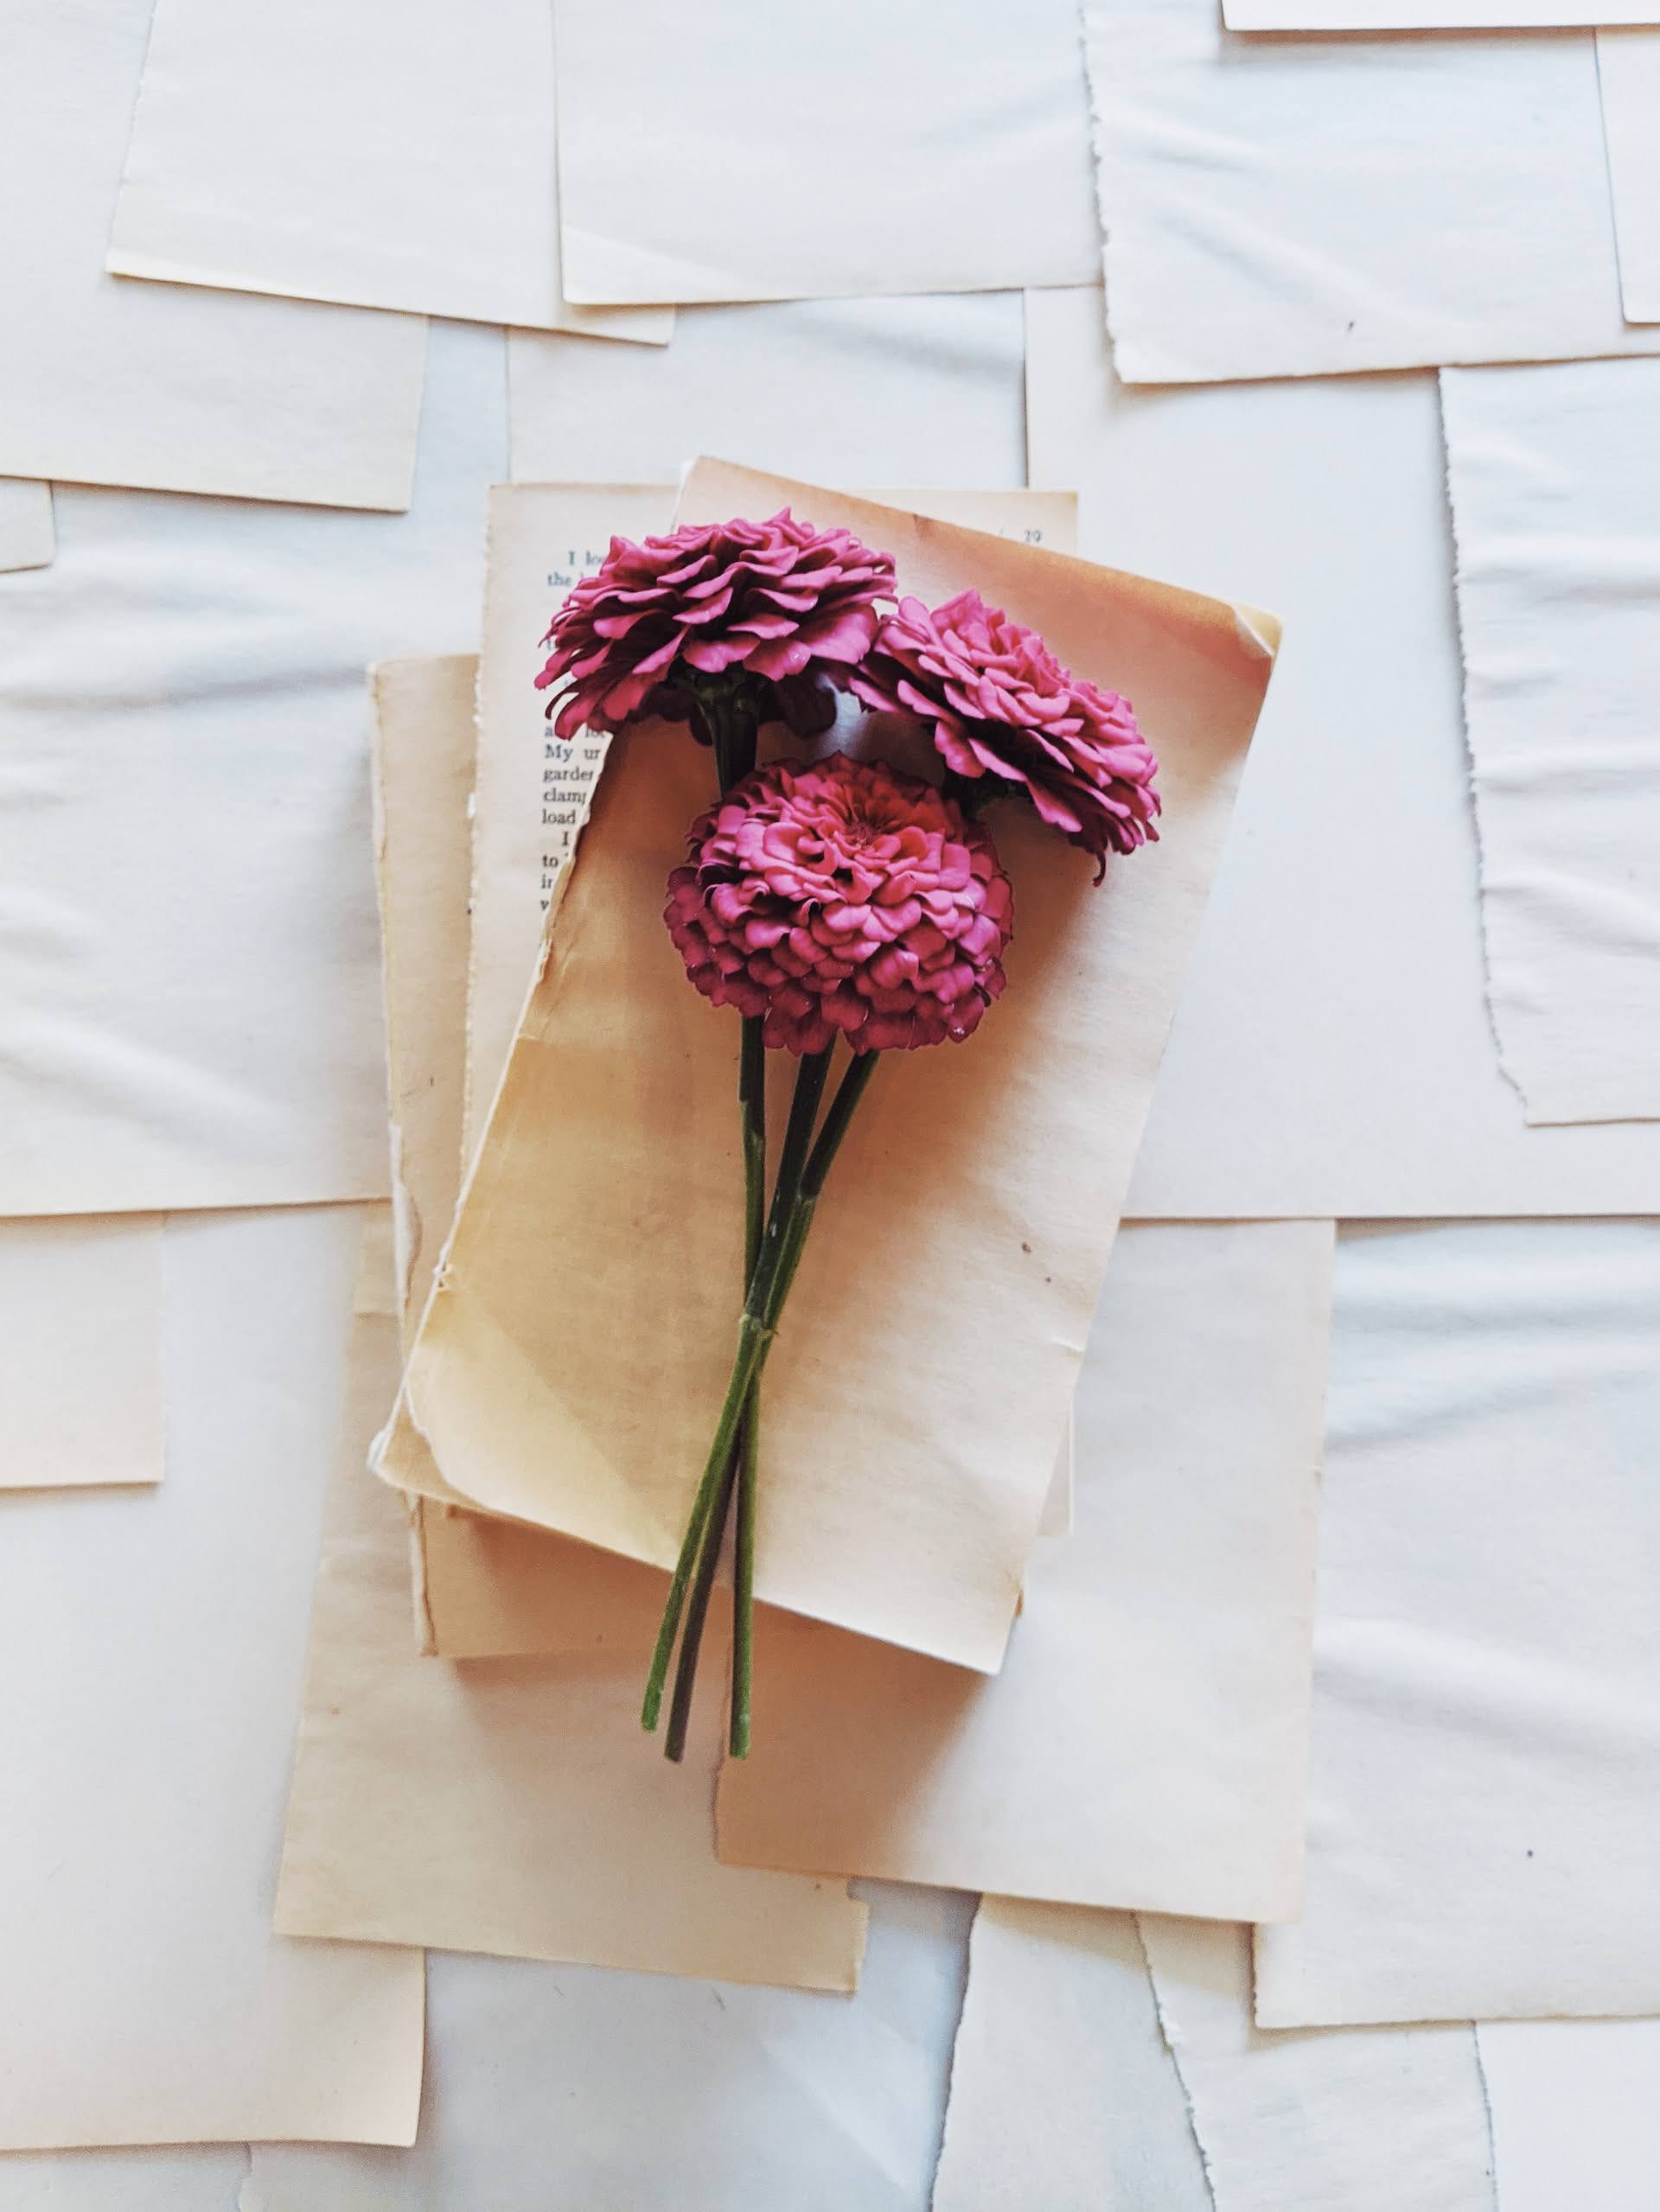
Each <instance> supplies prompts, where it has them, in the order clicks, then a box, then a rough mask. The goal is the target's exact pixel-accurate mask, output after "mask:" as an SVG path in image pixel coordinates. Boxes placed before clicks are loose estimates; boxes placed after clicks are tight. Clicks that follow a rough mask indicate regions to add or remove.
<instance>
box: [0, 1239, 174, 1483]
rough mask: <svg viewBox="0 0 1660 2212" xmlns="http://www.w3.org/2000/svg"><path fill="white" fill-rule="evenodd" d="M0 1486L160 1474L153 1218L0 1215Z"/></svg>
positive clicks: (158, 1271)
mask: <svg viewBox="0 0 1660 2212" xmlns="http://www.w3.org/2000/svg"><path fill="white" fill-rule="evenodd" d="M0 1343H3V1345H4V1346H5V1370H6V1381H5V1388H4V1390H3V1391H0V1489H7V1490H33V1489H54V1488H61V1487H74V1488H86V1487H88V1486H91V1485H93V1484H98V1483H109V1482H160V1480H161V1478H162V1466H163V1423H162V1222H161V1216H160V1215H159V1214H92V1215H87V1216H85V1217H74V1216H70V1217H68V1218H66V1219H61V1220H57V1221H0Z"/></svg>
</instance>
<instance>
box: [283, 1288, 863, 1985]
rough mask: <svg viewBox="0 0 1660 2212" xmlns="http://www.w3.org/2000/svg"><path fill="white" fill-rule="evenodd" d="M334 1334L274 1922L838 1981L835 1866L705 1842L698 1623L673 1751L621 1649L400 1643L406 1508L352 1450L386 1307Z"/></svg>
mask: <svg viewBox="0 0 1660 2212" xmlns="http://www.w3.org/2000/svg"><path fill="white" fill-rule="evenodd" d="M361 1303H363V1301H360V1304H361ZM352 1332H353V1333H352V1349H351V1355H350V1361H349V1367H348V1391H347V1415H346V1420H345V1424H344V1426H343V1428H342V1436H341V1442H340V1450H339V1454H338V1462H337V1466H336V1469H335V1481H334V1484H333V1488H332V1491H331V1494H330V1498H329V1512H328V1517H327V1520H326V1523H325V1527H324V1533H323V1551H322V1566H321V1569H320V1571H319V1574H318V1581H317V1593H316V1603H315V1605H314V1608H313V1612H312V1621H311V1648H310V1666H309V1668H308V1672H307V1680H306V1689H305V1699H304V1705H303V1712H302V1717H301V1721H300V1730H299V1742H298V1747H297V1752H296V1757H295V1768H294V1782H293V1788H292V1791H291V1796H290V1800H289V1812H288V1830H287V1835H286V1838H285V1840H284V1852H283V1865H282V1872H281V1876H280V1879H279V1882H278V1896H277V1913H276V1924H277V1927H278V1930H279V1931H280V1932H281V1933H282V1934H284V1935H312V1936H325V1935H326V1936H335V1937H346V1936H349V1937H354V1938H356V1939H358V1940H360V1941H367V1942H372V1943H421V1944H426V1945H430V1946H432V1947H437V1948H440V1949H445V1950H456V1951H488V1952H495V1953H499V1954H504V1955H508V1956H512V1957H520V1958H536V1959H557V1960H575V1961H580V1962H584V1963H586V1964H590V1965H595V1966H608V1967H634V1968H636V1969H639V1970H642V1971H644V1972H649V1973H678V1974H693V1975H697V1976H700V1977H703V1976H706V1977H708V1978H709V1979H712V1980H719V1981H743V1982H776V1983H779V1984H783V1985H788V1986H792V1987H799V1988H806V1989H827V1990H840V1991H849V1990H851V1989H852V1987H853V1986H854V1985H855V1983H856V1982H857V1980H858V1977H859V1960H860V1957H861V1955H862V1953H863V1949H864V1939H865V1907H864V1906H863V1905H862V1904H856V1903H853V1902H852V1899H851V1898H850V1897H849V1896H848V1895H847V1893H846V1886H845V1884H841V1883H838V1882H833V1881H829V1882H827V1881H814V1880H810V1879H805V1878H803V1877H801V1876H799V1875H785V1874H754V1873H747V1872H742V1871H736V1870H734V1869H732V1868H730V1867H724V1866H722V1865H719V1864H718V1861H717V1859H716V1858H715V1848H714V1822H713V1812H712V1796H713V1784H714V1769H715V1763H716V1759H717V1756H718V1743H719V1733H720V1731H719V1712H718V1706H719V1700H720V1698H721V1696H722V1694H723V1692H722V1685H721V1677H722V1673H723V1671H724V1670H723V1668H722V1667H721V1665H720V1664H719V1663H718V1662H719V1652H718V1646H719V1645H720V1644H721V1643H722V1642H723V1641H724V1634H723V1632H722V1630H721V1629H720V1628H719V1627H718V1625H717V1624H716V1623H715V1622H712V1629H713V1630H714V1635H713V1641H714V1642H715V1644H716V1646H717V1649H716V1650H714V1651H712V1652H711V1653H710V1654H709V1659H710V1662H711V1663H710V1664H709V1665H708V1666H707V1667H706V1669H705V1688H704V1691H703V1694H702V1697H701V1699H700V1701H699V1705H700V1709H699V1712H698V1713H697V1715H696V1717H695V1718H694V1722H693V1743H692V1749H691V1751H690V1754H689V1756H688V1759H687V1762H686V1766H685V1767H684V1768H677V1767H674V1766H671V1765H670V1764H669V1763H668V1762H667V1760H666V1759H665V1758H664V1757H663V1756H661V1750H660V1748H659V1746H658V1745H657V1743H654V1741H653V1740H652V1739H651V1738H649V1737H647V1736H645V1735H644V1734H643V1733H642V1730H641V1727H640V1680H641V1661H640V1658H639V1656H638V1654H637V1652H636V1650H635V1648H634V1647H632V1646H631V1645H629V1646H624V1647H622V1648H609V1649H606V1650H602V1651H595V1652H593V1653H589V1654H583V1655H581V1656H579V1657H575V1658H570V1659H565V1660H562V1661H552V1660H546V1659H542V1660H533V1661H525V1660H517V1661H492V1662H486V1663H484V1664H482V1665H468V1666H458V1665H456V1664H455V1663H453V1662H451V1661H448V1660H441V1659H428V1658H423V1657H421V1656H420V1655H419V1654H418V1653H417V1652H416V1651H415V1650H414V1649H413V1648H412V1645H411V1642H410V1635H409V1611H408V1608H409V1591H408V1569H407V1565H406V1560H405V1527H404V1516H403V1514H402V1512H401V1510H400V1508H399V1501H398V1499H397V1498H396V1497H395V1496H394V1495H393V1494H391V1493H390V1492H389V1491H388V1490H387V1489H386V1487H385V1485H384V1484H382V1483H380V1482H376V1481H375V1480H374V1479H373V1476H371V1475H370V1474H368V1473H367V1470H366V1469H365V1467H364V1457H365V1454H366V1452H367V1447H368V1443H369V1437H370V1433H371V1431H372V1430H373V1426H374V1424H375V1422H376V1421H377V1420H379V1419H380V1418H381V1417H382V1415H383V1414H384V1413H385V1412H386V1406H387V1405H388V1404H389V1403H390V1402H391V1399H392V1396H393V1392H394V1391H395V1390H396V1388H397V1385H398V1368H399V1328H398V1323H397V1321H396V1320H395V1319H394V1318H393V1316H389V1315H377V1314H373V1313H363V1312H360V1313H359V1314H358V1315H357V1316H355V1318H354V1321H353V1323H352ZM699 1769H702V1771H701V1773H699Z"/></svg>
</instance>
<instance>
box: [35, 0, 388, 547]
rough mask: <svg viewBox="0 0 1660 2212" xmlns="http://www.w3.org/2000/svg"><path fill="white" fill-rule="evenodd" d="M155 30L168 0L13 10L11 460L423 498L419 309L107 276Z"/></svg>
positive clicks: (109, 474) (70, 469) (128, 474)
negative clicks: (352, 307)
mask: <svg viewBox="0 0 1660 2212" xmlns="http://www.w3.org/2000/svg"><path fill="white" fill-rule="evenodd" d="M149 25H150V0H14V4H13V5H11V6H10V7H9V8H8V9H7V10H6V11H5V17H4V22H3V23H0V202H3V204H4V205H5V207H7V208H8V209H9V210H10V220H9V221H8V222H7V225H6V226H5V233H4V238H3V240H0V296H4V297H5V299H6V300H7V301H8V302H9V303H10V305H9V309H8V313H9V316H10V318H11V320H12V322H13V325H14V332H13V341H12V342H11V343H10V344H9V345H8V346H7V347H5V348H4V350H3V353H0V473H3V474H5V475H16V476H46V477H56V478H61V479H68V480H72V481H79V482H83V483H95V484H143V485H151V486H156V487H159V488H162V489H164V490H169V491H187V492H220V493H230V494H235V495H237V496H239V497H240V498H244V499H265V500H305V501H310V502H314V503H316V504H320V505H323V506H334V507H393V508H401V507H407V506H408V504H409V491H410V475H411V471H412V469H413V467H414V462H415V433H416V423H417V418H418V414H419V411H420V404H421V365H422V357H423V354H424V352H425V343H426V334H425V329H424V328H422V325H421V323H420V322H419V321H418V320H412V319H411V318H410V317H408V316H386V315H376V314H370V313H365V312H362V311H355V312H351V311H347V310H345V309H322V308H318V307H314V306H310V305H308V304H304V303H301V302H298V301H295V300H265V299H246V298H242V299H235V298H226V297H222V296H219V295H217V294H214V293H211V292H206V291H201V290H168V291H160V290H156V289H154V288H152V287H150V286H149V285H135V284H122V283H119V282H118V280H117V279H116V278H114V277H111V276H108V275H107V274H106V273H105V267H104V253H105V244H106V242H107V239H108V236H109V227H110V212H111V209H112V207H113V206H114V204H115V195H116V188H117V185H118V181H119V178H120V174H121V156H122V153H123V150H124V149H125V145H126V141H127V130H128V126H129V124H130V123H131V116H132V104H133V99H134V96H135V95H136V93H137V89H138V78H139V72H140V68H141V67H142V64H143V61H144V40H145V35H146V33H147V31H148V29H149ZM360 89H363V90H365V91H366V92H367V88H360ZM25 333H26V336H27V342H24V337H25Z"/></svg>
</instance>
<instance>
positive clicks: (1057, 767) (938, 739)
mask: <svg viewBox="0 0 1660 2212" xmlns="http://www.w3.org/2000/svg"><path fill="white" fill-rule="evenodd" d="M843 680H844V681H845V682H846V685H848V687H849V688H850V689H851V690H852V692H854V694H855V695H856V696H857V697H858V698H859V699H861V700H862V701H863V702H864V704H865V705H866V706H869V707H875V708H877V709H878V711H883V710H885V711H897V712H899V713H904V714H914V715H916V716H918V717H920V718H921V719H922V720H923V721H924V722H927V723H929V724H931V725H932V727H933V732H934V743H935V745H936V746H937V747H938V749H939V751H940V754H941V756H942V759H943V760H944V762H945V763H946V765H947V767H948V768H953V769H955V772H956V774H957V775H961V776H968V777H973V778H979V777H981V776H986V775H993V776H1000V777H1001V778H1003V779H1004V781H1006V782H1007V783H1010V784H1018V785H1023V786H1024V787H1025V790H1026V791H1027V793H1028V794H1030V796H1031V802H1032V804H1033V806H1036V808H1037V809H1038V813H1039V814H1041V815H1042V817H1043V819H1044V821H1046V822H1048V823H1049V824H1050V826H1052V827H1054V828H1055V829H1057V830H1059V831H1060V832H1061V833H1062V835H1063V837H1065V838H1068V839H1069V841H1070V842H1071V843H1072V844H1074V845H1082V846H1083V848H1084V849H1085V851H1088V852H1090V853H1092V854H1093V855H1094V856H1095V859H1096V861H1097V862H1098V863H1099V867H1098V870H1097V873H1096V877H1095V881H1096V882H1097V883H1099V882H1100V881H1101V877H1102V876H1103V875H1104V874H1105V873H1106V868H1107V855H1108V853H1109V852H1133V851H1134V850H1135V848H1136V846H1137V845H1140V844H1142V843H1143V842H1144V840H1146V839H1147V838H1156V837H1157V836H1158V834H1159V832H1158V831H1157V830H1156V829H1155V828H1154V827H1153V818H1154V816H1155V815H1156V814H1157V813H1158V812H1159V794H1158V793H1157V792H1156V791H1155V790H1154V788H1153V777H1154V775H1156V774H1157V772H1158V767H1159V764H1158V762H1156V761H1155V760H1154V758H1153V756H1152V751H1151V749H1149V747H1148V745H1147V743H1146V740H1145V739H1144V738H1143V736H1142V735H1141V732H1140V730H1139V729H1138V728H1137V727H1136V720H1135V716H1134V714H1133V712H1132V711H1131V708H1130V704H1129V701H1128V700H1127V699H1122V698H1119V696H1118V694H1117V693H1116V692H1102V691H1098V690H1097V689H1096V687H1095V685H1093V684H1090V683H1086V682H1085V681H1084V680H1083V679H1082V678H1081V677H1077V676H1074V675H1072V674H1071V673H1069V671H1068V670H1067V669H1064V668H1063V667H1062V666H1061V664H1060V662H1059V661H1058V660H1057V659H1056V658H1055V656H1054V654H1053V653H1051V652H1050V649H1049V647H1047V646H1046V645H1045V644H1044V641H1043V639H1042V638H1041V637H1039V635H1038V633H1037V631H1036V630H1029V629H1027V628H1025V626H1024V625H1023V624H1022V623H1019V622H1011V621H1010V620H1009V618H1008V616H1007V615H1005V614H1004V613H1003V612H1002V610H1001V609H999V608H996V607H988V606H987V605H986V602H985V601H984V600H983V599H982V598H981V597H980V594H979V593H978V592H977V591H960V592H959V593H958V594H957V596H956V597H955V599H952V600H949V601H948V602H947V603H946V604H945V605H944V606H943V607H936V608H935V609H934V610H933V612H932V613H930V612H929V609H927V608H926V607H924V606H923V602H922V601H921V600H920V599H903V600H901V602H899V609H898V612H897V614H893V615H889V616H888V617H887V619H886V621H885V622H884V623H883V624H882V627H881V628H880V629H879V630H878V633H877V637H876V643H875V646H874V647H872V651H871V653H870V654H869V656H868V657H867V658H866V659H865V660H863V661H862V662H861V663H860V664H859V666H858V667H857V668H854V669H852V670H850V671H849V672H848V673H847V675H846V677H845V678H844V679H843Z"/></svg>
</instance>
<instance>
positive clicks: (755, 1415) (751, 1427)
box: [726, 1375, 761, 1759]
mask: <svg viewBox="0 0 1660 2212" xmlns="http://www.w3.org/2000/svg"><path fill="white" fill-rule="evenodd" d="M760 1443H761V1379H760V1377H759V1376H758V1375H757V1378H756V1380H754V1381H753V1382H752V1383H751V1384H750V1402H749V1407H748V1411H747V1412H746V1414H745V1417H744V1426H743V1430H742V1431H741V1432H740V1434H739V1437H738V1440H737V1526H736V1527H735V1529H734V1531H733V1535H732V1709H731V1717H730V1718H729V1719H728V1722H727V1725H726V1748H727V1750H729V1751H730V1752H731V1755H732V1756H733V1757H734V1758H735V1759H746V1758H748V1756H749V1755H750V1697H751V1692H752V1690H753V1686H754V1681H755V1486H756V1476H757V1472H758V1463H759V1456H760Z"/></svg>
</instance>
